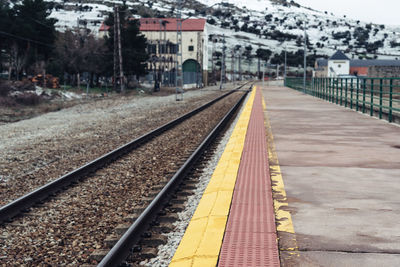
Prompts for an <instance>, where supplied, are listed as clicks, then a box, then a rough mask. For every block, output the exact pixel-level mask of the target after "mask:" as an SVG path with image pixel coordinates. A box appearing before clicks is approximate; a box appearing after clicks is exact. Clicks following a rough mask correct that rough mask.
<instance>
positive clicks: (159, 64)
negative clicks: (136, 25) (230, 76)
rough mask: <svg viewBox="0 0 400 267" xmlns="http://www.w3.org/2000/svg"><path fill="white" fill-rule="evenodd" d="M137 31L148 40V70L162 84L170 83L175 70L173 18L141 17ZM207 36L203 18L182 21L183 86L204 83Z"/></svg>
mask: <svg viewBox="0 0 400 267" xmlns="http://www.w3.org/2000/svg"><path fill="white" fill-rule="evenodd" d="M139 21H140V31H141V32H142V33H143V34H144V36H145V37H146V38H147V40H148V46H147V51H148V53H149V54H150V61H149V62H148V69H149V70H150V71H153V73H154V72H155V73H156V75H158V76H159V77H158V80H161V81H163V83H164V84H168V83H171V84H174V83H175V80H174V79H175V76H174V75H173V74H172V75H171V73H175V69H176V62H177V60H176V41H177V40H176V38H177V19H176V18H141V19H139ZM207 48H208V33H207V23H206V20H205V19H186V20H184V21H183V23H182V64H183V66H182V68H183V80H184V81H183V83H184V87H195V86H199V85H201V84H207V78H208V77H207V76H208V49H207Z"/></svg>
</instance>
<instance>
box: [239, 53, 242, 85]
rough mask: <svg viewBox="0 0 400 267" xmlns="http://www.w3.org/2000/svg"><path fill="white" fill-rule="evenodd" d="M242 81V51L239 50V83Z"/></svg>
mask: <svg viewBox="0 0 400 267" xmlns="http://www.w3.org/2000/svg"><path fill="white" fill-rule="evenodd" d="M241 80H242V51H241V50H240V49H239V81H241Z"/></svg>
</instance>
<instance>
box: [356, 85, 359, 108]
mask: <svg viewBox="0 0 400 267" xmlns="http://www.w3.org/2000/svg"><path fill="white" fill-rule="evenodd" d="M359 89H360V79H358V77H357V89H356V90H357V91H356V110H357V111H358V96H359Z"/></svg>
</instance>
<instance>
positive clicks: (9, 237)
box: [0, 93, 241, 266]
mask: <svg viewBox="0 0 400 267" xmlns="http://www.w3.org/2000/svg"><path fill="white" fill-rule="evenodd" d="M240 95H241V93H235V94H233V95H231V96H228V97H227V98H225V99H224V100H222V101H220V102H218V103H216V104H215V105H213V107H212V108H209V109H207V110H205V111H203V112H201V113H200V114H197V115H195V116H194V117H193V118H191V119H190V120H188V121H185V122H184V123H182V124H180V125H179V126H177V127H175V128H174V129H173V130H171V131H168V132H166V133H165V134H163V135H161V136H159V137H157V138H155V139H153V140H152V141H151V142H150V143H148V144H146V145H144V146H143V147H141V148H139V149H138V150H136V151H135V152H134V153H130V154H128V155H126V156H124V157H123V158H121V159H120V160H118V161H117V162H114V163H112V164H110V165H109V166H107V167H106V168H104V169H101V170H100V171H97V172H96V173H95V174H94V175H93V176H92V177H89V178H87V179H86V180H85V181H84V182H82V183H80V184H79V185H77V186H75V187H72V188H70V189H69V190H67V191H64V192H62V193H61V194H59V195H58V196H57V197H56V198H53V199H52V200H51V201H49V202H47V203H46V204H45V205H44V206H42V207H36V208H34V209H33V210H32V211H31V212H30V213H29V215H30V216H26V215H25V216H23V217H20V218H17V219H16V220H14V221H13V222H12V223H11V224H7V225H5V226H4V227H2V228H0V235H1V236H2V239H0V240H2V242H1V243H0V244H1V245H0V265H1V264H5V265H9V264H15V265H33V266H37V265H43V264H44V265H45V264H50V265H58V266H60V265H73V266H76V265H81V264H84V263H92V264H93V263H94V264H95V263H96V262H90V260H89V255H90V254H91V252H92V251H94V250H95V249H99V248H102V247H103V241H104V239H105V238H106V237H107V236H108V235H110V234H112V233H113V231H114V228H115V227H116V226H117V225H118V224H120V223H122V222H123V221H124V218H125V217H126V216H128V215H129V214H133V213H134V209H135V207H138V206H141V205H142V204H143V202H142V201H141V199H143V197H146V196H147V194H148V193H149V192H150V190H151V188H152V187H153V186H155V185H159V184H164V183H165V182H166V178H167V177H168V176H167V174H168V173H169V172H171V171H176V170H177V168H178V166H176V162H177V161H179V159H182V155H186V154H187V153H189V152H191V151H192V150H193V149H194V148H195V146H197V145H198V143H200V142H201V140H202V139H203V138H204V137H205V136H206V135H207V134H208V132H209V131H210V130H211V129H212V128H213V127H214V126H215V125H216V123H217V122H218V121H219V120H220V118H222V116H223V115H224V114H225V113H226V112H227V111H228V110H229V108H230V107H231V106H232V104H233V103H235V102H236V101H237V100H238V99H239V97H240Z"/></svg>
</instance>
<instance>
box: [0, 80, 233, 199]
mask: <svg viewBox="0 0 400 267" xmlns="http://www.w3.org/2000/svg"><path fill="white" fill-rule="evenodd" d="M231 88H232V87H231ZM218 95H221V92H219V91H212V90H197V91H189V92H187V93H185V98H184V101H182V102H177V101H175V95H170V96H163V97H154V96H147V97H133V96H130V97H129V96H125V97H121V98H118V99H106V100H103V101H96V102H93V103H88V104H84V105H78V106H74V107H72V108H68V109H65V110H61V111H59V112H52V113H48V114H45V115H43V116H39V117H36V118H32V119H29V120H24V121H20V122H16V123H11V124H6V125H2V126H0V206H1V205H4V204H6V203H8V202H10V201H11V200H13V199H16V198H17V197H19V196H22V195H23V194H25V193H27V192H29V191H32V190H33V189H35V188H37V187H39V186H41V185H43V184H45V183H47V182H49V181H51V180H53V179H55V178H57V177H59V176H61V175H62V174H65V173H67V172H68V171H71V170H73V169H75V168H77V167H79V166H81V165H83V164H84V163H86V162H88V161H90V160H92V159H95V158H97V157H99V156H100V155H102V154H104V153H106V152H108V151H110V150H112V149H114V148H116V147H118V146H120V145H122V144H124V143H126V142H128V141H130V140H132V139H134V138H135V137H138V136H140V135H141V134H143V133H146V132H148V131H149V130H151V129H154V128H156V127H157V126H160V125H162V124H163V123H166V122H168V121H170V120H172V119H174V118H176V117H178V116H179V115H181V114H184V113H186V112H188V111H190V110H192V109H194V108H195V107H198V106H200V105H202V104H204V103H206V102H208V101H210V100H211V99H214V98H215V97H217V96H218Z"/></svg>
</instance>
